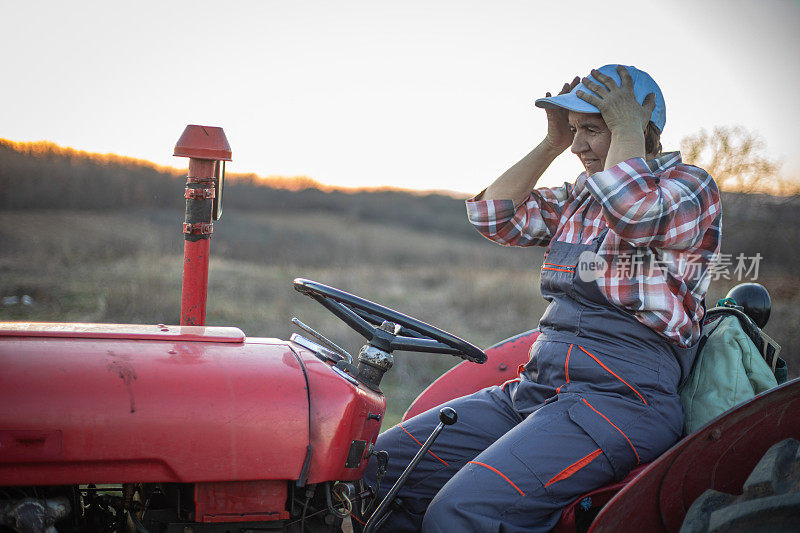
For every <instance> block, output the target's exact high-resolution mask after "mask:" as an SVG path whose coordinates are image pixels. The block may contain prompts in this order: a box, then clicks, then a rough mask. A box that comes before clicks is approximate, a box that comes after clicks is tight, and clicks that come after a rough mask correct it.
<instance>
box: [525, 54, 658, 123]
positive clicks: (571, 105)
mask: <svg viewBox="0 0 800 533" xmlns="http://www.w3.org/2000/svg"><path fill="white" fill-rule="evenodd" d="M618 66H619V65H604V66H602V67H600V68H599V69H597V70H599V71H600V72H602V73H603V74H605V75H606V76H609V77H611V78H614V81H615V82H617V84H618V85H621V81H620V78H619V73H618V72H617V67H618ZM622 66H623V67H625V68H626V69H628V72H629V73H630V75H631V78H632V79H633V93H634V94H635V95H636V101H637V102H639V103H640V104H641V103H642V102H644V99H645V97H646V96H647V95H648V94H650V93H653V96H655V98H656V107H655V109H653V114H652V115H650V122H652V123H653V124H654V125H655V126H656V127H657V128H658V131H659V132H663V131H664V124H665V123H666V122H667V109H666V105H665V104H664V95H662V94H661V89H659V88H658V84H656V82H655V81H654V80H653V78H651V77H650V74H648V73H647V72H645V71H643V70H639V69H638V68H636V67H630V66H628V65H622ZM588 77H589V79H590V80H592V81H594V82H595V83H600V82H599V81H598V80H596V79H595V78H594V76H592V75H591V74H590V75H589V76H588ZM600 85H602V83H600ZM577 91H583V92H585V93H588V94H594V93H592V91H590V90H589V89H587V88H586V86H584V85H583V83H582V82H581V83H579V84H578V85H576V86H575V88H574V89H572V90H571V91H570V92H568V93H567V94H559V95H556V96H548V97H547V98H539V99H538V100H536V107H542V108H544V109H553V108H556V107H561V108H564V109H569V110H570V111H576V112H578V113H599V112H600V110H599V109H597V108H596V107H595V106H593V105H592V104H590V103H589V102H585V101H583V100H581V99H580V98H578V97H577V96H575V93H576V92H577Z"/></svg>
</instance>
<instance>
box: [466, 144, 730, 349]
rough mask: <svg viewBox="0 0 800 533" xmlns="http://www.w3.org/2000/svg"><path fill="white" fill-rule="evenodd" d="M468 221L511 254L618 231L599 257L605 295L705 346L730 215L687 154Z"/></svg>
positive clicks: (628, 167)
mask: <svg viewBox="0 0 800 533" xmlns="http://www.w3.org/2000/svg"><path fill="white" fill-rule="evenodd" d="M480 196H481V195H478V196H477V197H476V198H479V197H480ZM467 215H468V217H469V220H470V222H471V223H472V224H473V225H474V226H475V228H476V229H477V230H478V231H479V232H480V233H481V234H482V235H483V236H484V237H486V238H488V239H491V240H493V241H495V242H497V243H499V244H502V245H506V246H532V245H538V246H547V245H548V244H549V243H550V241H551V240H553V239H555V240H556V241H565V242H569V243H582V244H588V243H590V242H591V241H592V239H594V238H595V237H596V236H597V235H598V234H599V233H600V232H601V231H602V230H603V229H604V228H606V227H608V228H609V231H608V233H607V234H606V236H605V238H604V239H603V242H602V243H601V244H600V249H599V250H598V255H599V256H600V257H602V258H603V259H604V260H605V261H606V263H607V265H608V268H606V269H605V271H604V272H603V273H602V274H601V275H600V276H599V277H598V278H597V285H598V287H599V289H600V291H601V292H602V293H603V294H604V295H605V297H606V298H608V300H609V301H610V302H612V303H614V304H616V305H618V306H620V307H623V308H625V309H627V310H629V311H631V312H632V313H633V314H634V316H635V317H636V318H637V319H638V320H639V321H640V322H641V323H643V324H645V325H646V326H648V327H650V328H652V329H653V330H654V331H656V332H657V333H659V334H660V335H662V336H664V337H666V338H667V339H668V340H669V341H670V342H672V343H675V344H677V345H679V346H682V347H688V346H691V345H693V344H694V343H695V342H696V341H697V340H698V339H699V338H700V323H701V321H702V319H703V315H704V310H703V305H702V301H703V297H704V296H705V294H706V290H707V289H708V284H709V282H710V280H711V278H710V275H709V270H708V269H709V266H710V264H711V262H712V261H714V260H715V259H716V257H717V256H718V254H719V251H720V236H721V230H722V226H721V224H722V207H721V205H720V200H719V190H718V189H717V185H716V183H715V182H714V180H713V178H712V177H711V176H709V175H708V173H706V172H705V171H704V170H702V169H700V168H697V167H694V166H691V165H684V164H683V163H682V162H681V156H680V153H678V152H672V153H668V154H664V155H662V156H661V157H659V158H657V159H653V160H650V161H647V162H645V160H644V159H642V158H633V159H629V160H627V161H624V162H622V163H619V164H618V165H616V166H614V167H612V168H610V169H608V170H605V171H603V172H597V173H595V174H593V175H592V176H587V175H586V172H583V173H581V175H580V176H578V179H577V180H576V181H575V183H574V184H572V183H564V185H563V186H561V187H552V188H540V189H535V190H533V191H532V192H531V194H530V196H529V197H528V198H527V199H526V200H525V202H523V203H522V205H520V206H519V207H515V206H514V203H513V202H512V201H511V200H476V199H470V200H467ZM546 257H547V252H545V258H546Z"/></svg>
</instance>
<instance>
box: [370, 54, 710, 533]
mask: <svg viewBox="0 0 800 533" xmlns="http://www.w3.org/2000/svg"><path fill="white" fill-rule="evenodd" d="M536 106H537V107H541V108H544V109H545V111H546V114H547V121H548V128H547V136H546V137H545V139H544V140H543V141H542V142H541V143H540V144H539V145H538V146H537V147H536V148H534V149H533V151H531V152H530V153H529V154H528V155H526V156H525V157H524V158H522V160H520V161H519V162H518V163H516V164H515V165H514V166H512V167H511V168H510V169H509V170H508V171H506V172H505V173H504V174H503V175H502V176H500V177H499V178H498V179H497V180H496V181H495V182H494V183H492V184H491V185H490V186H489V187H488V188H487V189H485V190H484V191H483V192H481V193H480V194H478V195H477V196H476V197H474V198H472V199H470V200H468V201H467V212H468V216H469V219H470V221H471V223H472V224H473V225H474V226H475V227H476V228H477V229H478V231H479V232H480V233H481V234H482V235H484V236H485V237H487V238H489V239H491V240H493V241H495V242H497V243H499V244H502V245H508V246H532V245H537V246H548V249H547V251H546V253H545V256H544V263H543V265H542V267H541V291H542V295H543V296H544V297H545V299H546V300H548V301H549V306H548V308H547V310H546V311H545V313H544V315H543V316H542V318H541V320H540V322H539V330H540V331H541V334H540V336H539V337H538V339H537V340H536V342H535V343H534V344H533V346H532V348H531V351H530V360H529V361H528V363H527V364H526V365H525V366H524V367H521V368H520V373H519V377H518V378H516V379H513V380H510V381H507V382H506V383H504V384H503V385H502V386H495V387H491V388H488V389H484V390H481V391H479V392H477V393H475V394H471V395H469V396H465V397H462V398H459V399H457V400H454V401H452V402H449V403H448V404H447V405H450V406H452V407H454V408H455V409H456V410H457V412H458V414H459V423H458V424H457V425H455V426H453V427H452V428H451V429H450V430H449V431H448V432H446V433H443V434H442V436H441V437H440V438H439V440H437V441H436V443H435V444H434V446H433V447H432V448H431V450H430V452H429V453H428V454H426V456H425V457H424V459H423V460H422V462H421V463H420V464H419V466H418V467H417V469H416V470H415V471H414V472H413V474H412V477H411V478H410V479H409V480H408V483H406V485H405V486H404V488H403V490H402V491H401V492H400V494H399V498H398V503H399V507H400V510H397V511H396V512H395V513H394V514H393V516H392V518H391V520H389V522H388V523H386V525H385V529H386V530H387V531H415V530H420V529H422V530H424V531H500V530H502V531H526V532H529V531H547V530H549V529H551V528H552V527H553V526H554V524H555V523H556V521H557V520H558V518H559V516H560V513H561V509H562V508H563V507H564V506H566V505H567V504H568V503H569V502H571V501H572V500H574V499H575V498H576V497H577V496H579V495H581V494H583V493H585V492H587V491H589V490H592V489H594V488H596V487H600V486H603V485H605V484H607V483H609V482H611V481H612V480H614V479H621V478H622V477H624V476H626V475H627V473H628V472H629V471H630V470H631V469H632V468H634V467H635V466H637V465H639V464H643V463H646V462H649V461H652V460H654V459H655V458H656V457H658V456H659V455H660V454H661V453H663V452H664V451H665V450H667V449H668V448H669V447H670V446H671V445H672V444H673V443H675V442H676V441H677V440H678V439H679V438H680V436H681V432H682V426H683V418H684V414H683V411H682V408H681V402H680V398H679V396H678V392H677V391H678V386H679V383H680V382H681V381H682V380H683V379H684V378H685V377H686V376H687V374H688V373H689V371H690V369H691V367H692V363H693V361H694V358H695V355H696V353H697V348H698V340H699V338H700V333H701V331H700V330H701V323H702V319H703V316H704V314H705V306H704V296H705V293H706V290H707V288H708V284H709V279H710V278H709V276H708V273H707V269H708V266H709V262H710V261H711V258H712V256H713V255H714V254H716V253H718V252H719V250H720V237H721V207H720V200H719V192H718V189H717V186H716V184H715V182H714V180H713V179H712V177H711V176H709V175H708V174H707V173H706V172H705V171H703V170H702V169H700V168H697V167H693V166H690V165H686V164H684V163H682V161H681V156H680V154H679V153H678V152H671V153H662V152H661V144H660V142H659V137H660V134H661V132H662V131H663V129H664V124H665V120H666V115H665V105H664V99H663V96H662V94H661V91H660V89H659V87H658V85H656V83H655V81H653V79H652V78H651V77H650V76H649V75H648V74H647V73H645V72H643V71H640V70H638V69H636V68H633V67H626V66H622V65H606V66H603V67H601V68H599V69H597V70H592V71H591V75H590V76H589V77H586V78H583V79H579V78H578V77H576V78H575V79H574V80H573V81H572V82H571V83H565V84H564V87H563V89H562V90H561V92H560V93H559V94H558V95H556V96H551V94H550V93H547V95H546V97H545V98H540V99H538V100H537V101H536ZM570 146H571V150H572V152H573V153H574V154H575V155H577V156H578V158H579V159H580V160H581V162H582V164H583V166H584V168H585V169H586V171H585V172H583V173H581V174H580V176H578V178H577V180H576V181H575V182H574V183H565V184H564V185H563V186H561V187H553V188H535V185H536V182H537V180H538V179H539V177H540V176H541V175H542V174H543V173H544V171H545V169H546V168H547V167H548V166H549V165H550V163H551V162H552V161H553V160H554V159H555V158H556V156H558V155H559V154H560V153H561V152H563V151H564V150H565V149H566V148H568V147H570ZM437 423H438V409H432V410H430V411H427V412H425V413H422V414H420V415H418V416H416V417H414V418H412V419H410V420H408V421H406V422H404V423H402V424H399V425H397V426H395V427H393V428H391V429H389V430H388V431H386V432H385V433H383V434H382V435H381V436H380V437H379V438H378V441H377V444H376V448H377V449H382V450H387V451H388V452H389V454H390V458H391V460H390V462H389V466H388V470H387V471H386V475H385V477H384V478H383V480H382V483H381V487H383V488H382V489H381V490H380V491H379V496H383V495H384V494H385V493H386V487H389V486H391V484H392V483H393V482H394V481H395V480H396V479H397V477H398V476H399V475H400V473H401V471H402V470H403V468H404V466H405V465H406V464H408V462H409V460H410V458H411V457H412V456H413V455H414V454H415V453H416V452H417V451H418V450H419V447H420V442H421V440H424V439H425V437H426V436H427V435H428V434H430V433H431V430H432V429H433V428H434V426H436V424H437ZM376 470H377V467H376V464H375V461H374V459H373V462H372V463H371V464H370V466H369V468H368V469H367V474H366V477H367V480H368V481H369V482H370V483H372V484H373V485H375V482H376V477H377V472H376Z"/></svg>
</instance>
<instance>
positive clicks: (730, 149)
mask: <svg viewBox="0 0 800 533" xmlns="http://www.w3.org/2000/svg"><path fill="white" fill-rule="evenodd" d="M765 147H766V144H765V143H764V140H763V139H762V138H761V137H760V136H758V135H757V134H755V133H752V132H750V131H748V130H747V129H745V128H743V127H742V126H716V127H715V128H714V130H713V131H712V132H711V133H708V132H707V131H706V130H705V129H703V130H700V132H699V133H696V134H694V135H689V136H687V137H684V138H683V139H682V140H681V154H682V156H683V160H684V161H685V162H687V163H689V164H691V165H697V166H698V167H701V168H703V169H705V170H706V171H707V172H708V173H709V174H711V176H712V177H713V178H714V180H715V181H716V182H717V185H719V187H720V188H722V189H727V190H735V191H739V192H756V191H770V192H781V189H782V188H783V187H784V186H785V184H784V183H783V181H782V180H781V179H780V177H779V176H778V168H779V167H780V163H779V162H777V161H773V160H771V159H769V158H768V157H767V156H766V155H764V153H763V150H764V148H765Z"/></svg>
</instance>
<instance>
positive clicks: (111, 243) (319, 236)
mask: <svg viewBox="0 0 800 533" xmlns="http://www.w3.org/2000/svg"><path fill="white" fill-rule="evenodd" d="M181 218H182V213H180V212H175V211H174V210H168V209H142V210H132V209H128V210H122V211H117V212H111V211H77V210H57V211H56V210H53V211H48V210H6V211H0V297H8V296H12V297H13V296H18V297H21V296H23V295H29V296H31V297H32V298H33V303H32V304H31V305H23V304H10V305H0V320H44V321H75V322H123V323H125V322H130V323H149V324H156V323H162V322H163V323H172V324H176V323H178V322H179V317H180V310H179V301H180V283H181V264H182V255H181V254H182V246H183V240H182V235H181V234H180V232H179V223H180V221H181ZM464 224H467V223H466V221H464ZM541 258H542V250H541V249H535V248H529V249H510V248H502V247H499V246H496V245H494V244H492V243H490V242H488V241H485V240H483V239H481V238H479V237H475V238H472V239H469V238H449V237H448V236H447V235H446V234H443V233H441V232H423V231H420V230H413V229H407V228H401V227H396V226H392V225H384V224H379V223H369V222H365V221H364V220H363V219H356V218H354V217H353V216H352V215H350V214H347V213H335V212H327V213H326V212H320V213H319V214H315V215H312V216H307V215H302V214H300V213H298V212H271V213H258V212H256V211H252V210H250V211H244V210H240V211H237V210H236V209H234V208H229V209H226V212H225V215H224V216H223V219H222V220H221V221H220V222H219V223H218V224H216V232H215V235H214V238H213V240H212V260H211V272H210V281H209V297H208V298H209V301H208V317H207V323H208V324H209V325H230V326H238V327H240V328H241V329H243V330H244V331H245V332H246V333H247V334H248V335H249V336H266V337H278V338H288V335H289V334H290V333H291V331H292V329H291V327H290V319H291V318H292V317H293V316H297V317H299V318H300V319H301V320H303V321H304V322H306V323H308V324H310V325H312V326H313V327H314V328H316V329H318V330H320V331H322V332H323V333H325V334H326V335H328V336H329V337H331V338H333V339H334V340H335V341H337V342H339V343H340V344H341V345H344V346H345V347H347V348H348V349H349V350H350V351H351V353H357V352H358V348H359V346H360V345H361V342H360V337H358V336H357V335H356V334H354V333H352V332H351V331H350V330H349V329H348V328H347V327H346V326H344V325H342V324H341V323H340V322H339V320H338V319H336V318H334V317H333V316H332V315H330V314H329V313H328V312H327V311H326V310H324V309H323V308H322V307H321V306H319V305H318V304H317V303H316V302H313V301H312V300H310V299H308V298H306V297H304V296H302V295H300V294H299V293H297V292H295V291H294V290H293V289H292V285H291V282H292V279H293V278H295V277H306V278H310V279H314V280H317V281H321V282H323V283H327V284H330V285H333V286H336V287H339V288H341V289H344V290H347V291H350V292H353V293H356V294H358V295H360V296H363V297H365V298H368V299H370V300H374V301H377V302H379V303H382V304H384V305H387V306H389V307H393V308H395V309H397V310H399V311H402V312H404V313H407V314H410V315H412V316H415V317H418V318H420V319H422V320H424V321H426V322H430V323H432V324H434V325H437V326H439V327H441V328H443V329H445V330H447V331H450V332H452V333H454V334H456V335H459V336H461V337H464V338H466V339H468V340H470V341H471V342H473V343H475V344H477V345H479V346H489V345H491V344H493V343H495V342H498V341H500V340H502V339H505V338H507V337H509V336H511V335H514V334H516V333H519V332H521V331H525V330H527V329H530V328H533V327H535V326H536V324H537V321H538V317H539V316H540V315H541V313H542V312H543V311H544V308H545V302H544V300H543V299H542V298H541V296H540V295H539V290H538V268H539V266H540V264H541ZM765 265H766V266H768V265H769V263H768V262H766V263H765ZM765 270H766V273H765V274H764V275H763V277H762V278H761V279H760V280H759V281H761V282H762V283H764V284H765V285H766V286H767V287H768V288H769V289H770V291H771V293H772V295H773V298H774V303H773V314H772V319H771V321H770V324H769V325H768V326H767V328H766V331H767V332H768V333H769V334H770V335H771V336H772V337H773V338H775V339H776V340H777V341H778V342H779V343H781V344H782V346H783V347H784V352H783V353H784V354H785V355H786V357H787V359H789V361H790V371H791V373H792V375H797V369H798V367H800V359H798V358H795V356H794V353H795V350H794V349H793V346H795V345H797V343H798V342H799V341H800V338H799V336H798V328H797V327H796V325H797V324H798V323H800V311H799V309H800V305H798V304H799V303H800V292H798V288H797V279H796V278H794V277H791V276H789V277H787V276H786V275H782V274H780V272H778V273H775V274H771V273H770V272H769V268H766V269H765ZM762 271H763V270H762ZM733 284H734V282H733V281H729V280H720V281H718V282H715V283H713V284H712V288H711V290H710V293H709V298H708V300H709V302H715V301H716V300H717V299H718V298H720V297H722V296H723V295H724V294H725V292H727V290H728V288H729V287H730V286H732V285H733ZM395 361H396V363H395V367H394V368H393V369H392V371H391V372H389V374H387V378H386V379H385V380H384V385H385V386H384V389H385V392H386V395H387V399H388V413H387V420H386V423H387V424H391V423H393V422H395V421H397V420H398V419H399V417H400V415H401V414H402V413H403V411H404V410H405V409H406V408H407V406H408V405H409V404H410V402H411V401H412V400H413V399H414V398H415V397H416V396H417V394H419V392H421V391H422V390H423V389H424V388H425V386H427V384H428V383H430V382H431V381H432V380H433V379H435V378H436V377H437V376H438V375H440V374H441V373H442V372H443V371H445V370H446V369H448V368H450V367H451V366H452V365H454V364H456V363H457V362H459V361H460V360H458V359H455V358H453V357H451V356H443V355H430V354H416V353H402V352H401V353H399V354H397V355H396V357H395Z"/></svg>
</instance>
